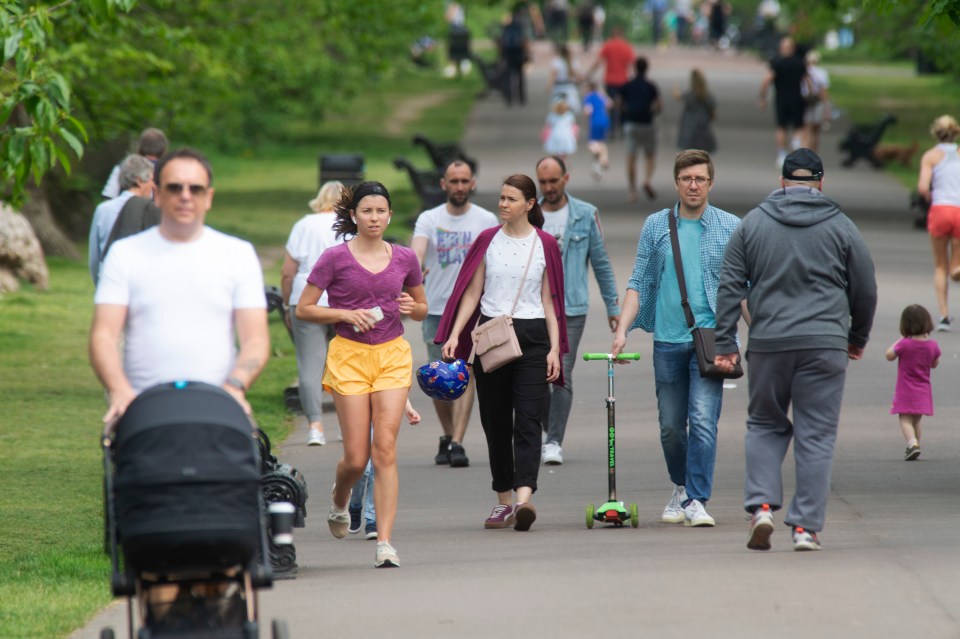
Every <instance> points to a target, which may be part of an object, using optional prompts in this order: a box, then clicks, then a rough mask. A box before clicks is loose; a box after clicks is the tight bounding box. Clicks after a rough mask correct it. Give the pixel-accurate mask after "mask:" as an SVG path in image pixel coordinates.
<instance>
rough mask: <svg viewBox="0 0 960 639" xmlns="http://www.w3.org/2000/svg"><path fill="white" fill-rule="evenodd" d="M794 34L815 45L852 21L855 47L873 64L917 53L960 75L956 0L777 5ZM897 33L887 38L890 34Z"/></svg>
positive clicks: (791, 0)
mask: <svg viewBox="0 0 960 639" xmlns="http://www.w3.org/2000/svg"><path fill="white" fill-rule="evenodd" d="M780 4H781V6H782V7H783V9H784V12H785V14H786V15H787V16H788V18H789V23H790V25H791V27H792V30H793V32H794V33H795V34H796V35H797V36H798V37H799V38H800V39H802V40H803V39H807V40H811V41H816V40H817V39H818V38H819V37H820V36H822V35H823V34H824V33H826V31H827V30H829V29H835V28H837V27H838V26H839V25H840V24H842V23H843V21H844V17H846V16H852V17H853V22H852V24H851V26H852V27H853V29H854V31H855V33H856V37H857V42H858V44H857V48H858V49H860V50H861V51H862V52H863V53H864V54H865V55H867V56H869V57H872V58H874V59H877V60H891V59H913V58H915V57H916V56H917V54H918V53H919V54H922V55H923V56H925V57H926V58H927V59H928V60H931V61H933V63H934V64H935V66H936V67H937V68H939V69H942V70H943V71H946V72H949V73H952V74H953V75H960V38H957V37H956V36H957V27H958V26H960V0H921V1H919V2H918V1H917V0H828V1H826V2H820V3H811V2H809V1H807V0H781V3H780ZM893 33H895V34H897V37H895V38H892V37H891V35H890V34H893Z"/></svg>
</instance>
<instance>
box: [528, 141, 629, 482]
mask: <svg viewBox="0 0 960 639" xmlns="http://www.w3.org/2000/svg"><path fill="white" fill-rule="evenodd" d="M569 181H570V174H569V173H567V167H566V164H565V163H564V161H563V160H562V159H561V158H558V157H556V156H553V155H550V156H547V157H545V158H543V159H542V160H540V161H539V162H538V163H537V182H538V183H539V184H540V193H541V195H542V196H543V197H542V199H541V201H540V207H541V208H542V209H543V218H544V222H543V230H544V231H546V232H548V233H550V234H552V235H553V236H554V237H556V238H557V242H559V243H560V253H561V255H562V256H563V281H564V303H565V309H566V316H567V341H568V342H569V344H570V351H569V352H568V353H567V354H565V355H564V356H563V361H562V362H561V365H562V366H563V379H564V382H563V386H562V387H560V386H554V385H552V384H551V385H549V386H548V388H549V391H548V392H547V398H546V401H545V406H544V410H543V427H544V429H545V430H546V433H547V439H546V443H544V446H543V453H542V457H541V458H542V460H543V463H545V464H551V465H559V464H562V463H563V449H562V448H561V444H563V435H564V432H565V431H566V428H567V419H568V418H569V417H570V406H571V404H572V403H573V376H572V373H573V365H574V363H575V362H576V360H577V347H578V346H579V345H580V338H581V337H582V336H583V328H584V326H585V325H586V321H587V310H588V309H589V307H590V288H589V286H588V282H587V270H588V266H589V265H591V264H592V265H593V274H594V276H595V277H596V278H597V284H598V285H599V286H600V294H601V295H602V296H603V301H604V303H605V304H606V307H607V323H608V324H609V325H610V330H611V331H616V330H617V324H618V322H619V321H620V306H619V305H618V304H617V281H616V278H615V277H614V274H613V266H612V265H611V263H610V257H609V255H607V247H606V245H604V243H603V229H601V228H600V212H599V211H597V207H595V206H594V205H592V204H590V203H588V202H584V201H583V200H578V199H577V198H575V197H572V196H570V195H568V194H567V192H566V187H567V182H569Z"/></svg>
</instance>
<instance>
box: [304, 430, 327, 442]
mask: <svg viewBox="0 0 960 639" xmlns="http://www.w3.org/2000/svg"><path fill="white" fill-rule="evenodd" d="M326 445H327V438H326V437H325V436H324V434H323V433H321V432H320V431H319V430H317V429H315V428H311V429H310V437H308V438H307V446H326Z"/></svg>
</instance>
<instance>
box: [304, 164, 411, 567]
mask: <svg viewBox="0 0 960 639" xmlns="http://www.w3.org/2000/svg"><path fill="white" fill-rule="evenodd" d="M335 210H336V213H337V221H336V222H335V223H334V229H335V230H336V232H337V235H338V236H341V235H354V236H355V237H354V238H353V239H351V240H349V241H347V242H345V243H343V244H340V245H338V246H335V247H333V248H329V249H327V250H326V251H324V253H323V255H322V256H321V257H320V259H319V260H317V263H316V265H314V267H313V271H311V273H310V275H309V276H308V277H307V286H306V288H304V290H303V293H302V294H301V296H300V302H299V303H298V304H297V319H300V320H307V321H311V322H317V323H320V324H335V325H336V332H337V336H336V337H334V338H333V340H331V342H330V346H329V349H328V351H327V365H326V370H325V371H324V374H323V387H324V389H325V390H327V391H329V392H330V393H331V395H333V400H334V404H335V405H336V407H337V418H338V419H339V420H340V430H341V431H342V432H343V457H342V458H341V459H340V462H339V463H338V464H337V479H336V483H335V484H334V486H333V504H332V505H331V506H330V514H329V516H328V517H327V523H328V524H329V526H330V532H332V533H333V536H334V537H338V538H342V537H345V536H346V535H347V531H348V529H349V526H350V513H349V511H348V507H347V506H348V502H349V500H350V489H351V487H352V486H353V485H354V484H355V483H356V481H357V480H358V479H359V478H360V476H361V475H362V474H363V470H364V468H365V467H366V464H367V460H368V459H372V460H373V466H374V468H375V470H376V480H375V483H374V486H375V488H374V493H373V494H374V503H375V506H376V512H377V542H378V543H377V558H376V562H375V564H374V565H375V566H376V567H377V568H381V567H390V566H399V565H400V560H399V559H398V557H397V551H396V550H395V549H394V548H393V546H392V545H391V544H390V533H391V531H392V529H393V522H394V519H395V517H396V512H397V492H398V479H397V433H398V431H399V430H400V420H401V418H402V417H403V410H404V406H405V405H406V401H407V394H408V393H409V391H410V383H411V380H412V371H413V358H412V355H411V352H410V344H409V343H408V342H407V341H406V340H405V339H404V338H403V324H402V322H401V316H402V315H408V316H410V317H412V318H413V319H415V320H417V321H420V320H422V319H423V318H424V317H425V316H426V314H427V298H426V295H425V294H424V292H423V276H422V275H421V272H420V262H419V260H417V256H416V255H415V254H414V252H413V251H412V250H410V249H408V248H405V247H402V246H393V245H392V244H389V243H387V242H385V241H384V240H383V233H384V231H385V230H386V228H387V225H388V224H389V223H390V215H391V213H392V211H391V210H390V194H389V193H388V192H387V189H386V188H385V187H384V186H383V185H382V184H380V183H379V182H363V183H361V184H358V185H357V186H356V187H354V188H353V189H352V190H350V189H344V190H343V195H342V197H341V198H340V200H339V201H338V202H337V205H336V207H335ZM324 291H326V292H327V294H328V299H329V304H330V305H329V307H322V306H317V305H316V304H317V301H318V300H319V299H320V296H321V295H322V294H323V292H324ZM371 427H372V429H373V437H372V441H371Z"/></svg>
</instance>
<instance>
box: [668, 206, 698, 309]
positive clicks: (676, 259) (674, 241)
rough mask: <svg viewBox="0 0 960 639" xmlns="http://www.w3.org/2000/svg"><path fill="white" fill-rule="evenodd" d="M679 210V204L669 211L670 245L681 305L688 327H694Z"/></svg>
mask: <svg viewBox="0 0 960 639" xmlns="http://www.w3.org/2000/svg"><path fill="white" fill-rule="evenodd" d="M678 211H679V204H678V205H677V206H676V207H674V210H673V211H670V212H669V213H667V215H669V216H670V245H671V246H672V247H673V264H674V267H675V268H676V271H677V283H678V284H679V285H680V306H682V307H683V316H684V317H685V318H686V320H687V328H693V327H694V325H695V324H696V322H695V321H694V319H693V311H691V310H690V300H688V299H687V280H686V278H685V277H684V276H683V258H682V257H681V256H680V237H679V233H678V232H677V217H676V215H675V213H677V214H679V213H678Z"/></svg>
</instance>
